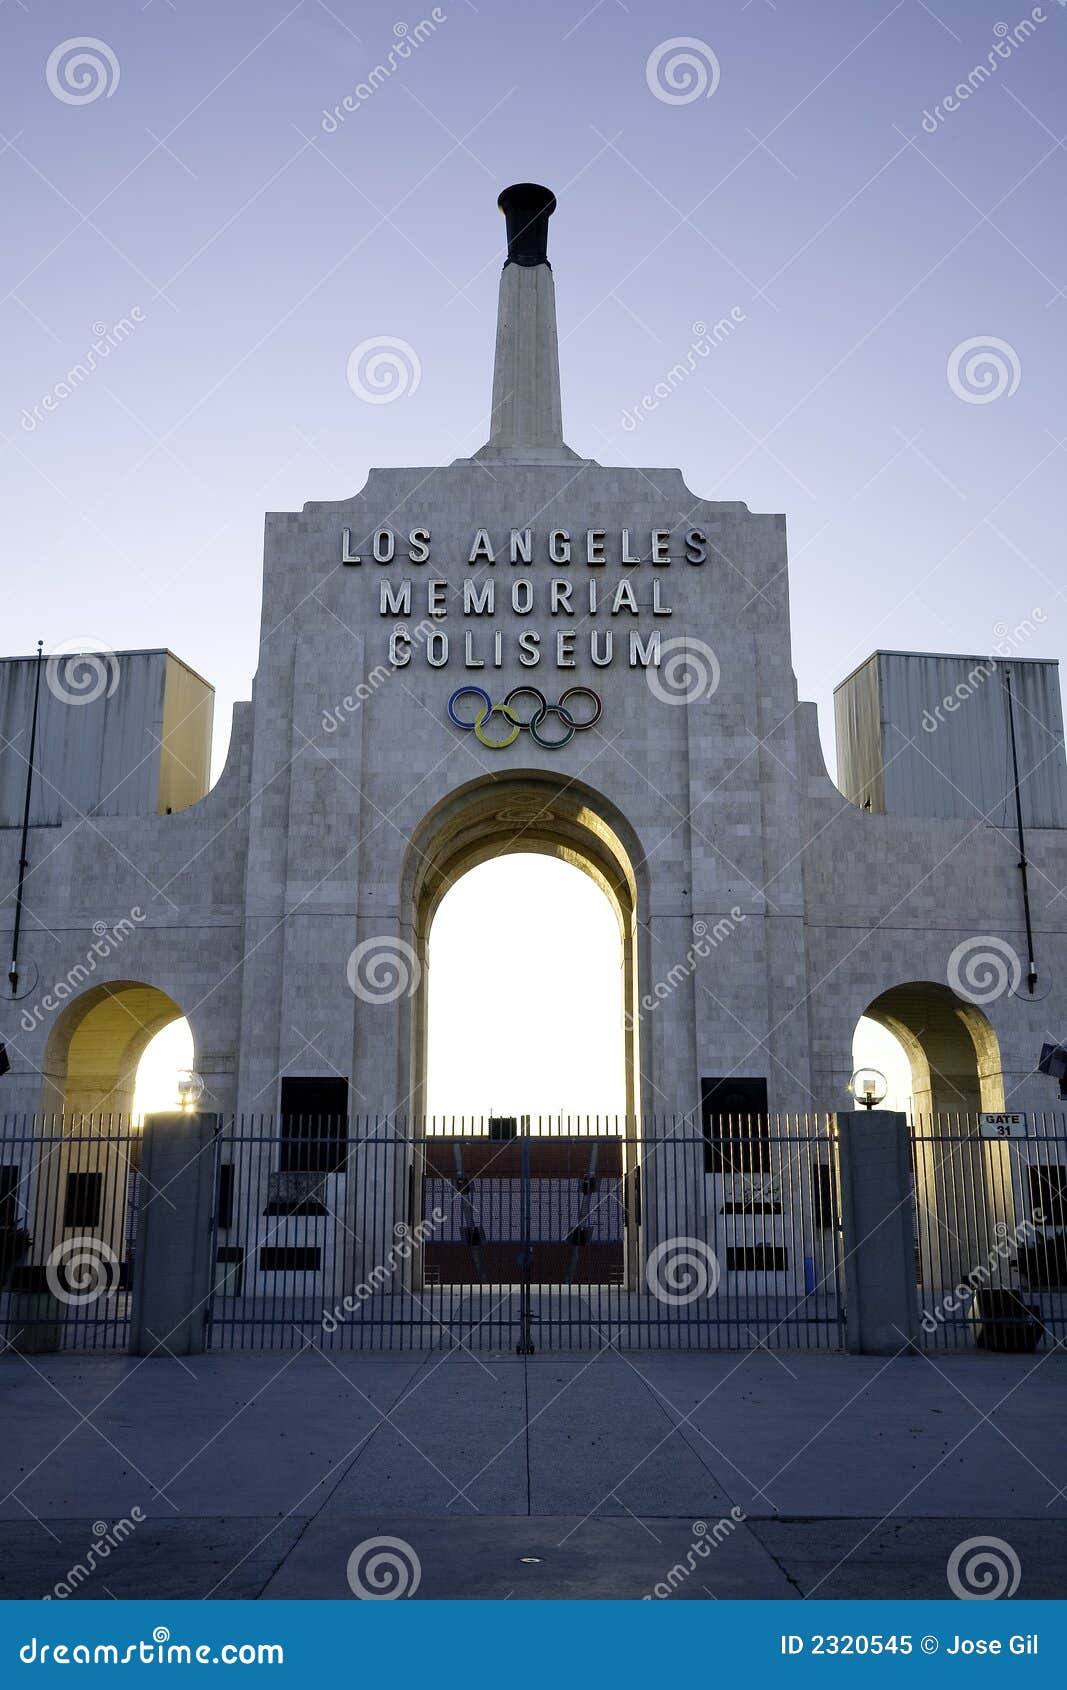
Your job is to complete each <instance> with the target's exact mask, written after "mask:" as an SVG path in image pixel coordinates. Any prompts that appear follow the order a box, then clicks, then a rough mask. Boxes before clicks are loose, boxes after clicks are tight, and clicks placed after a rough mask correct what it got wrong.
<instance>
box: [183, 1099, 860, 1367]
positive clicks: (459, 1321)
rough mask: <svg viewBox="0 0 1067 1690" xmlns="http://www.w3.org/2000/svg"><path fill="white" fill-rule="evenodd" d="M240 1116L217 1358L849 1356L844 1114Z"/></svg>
mask: <svg viewBox="0 0 1067 1690" xmlns="http://www.w3.org/2000/svg"><path fill="white" fill-rule="evenodd" d="M720 1127H721V1130H720V1131H719V1132H718V1134H716V1135H711V1136H709V1135H706V1134H705V1133H703V1132H702V1131H701V1130H700V1128H699V1126H694V1124H693V1123H692V1121H691V1120H686V1119H681V1118H671V1117H659V1116H655V1117H651V1118H645V1119H641V1120H638V1119H635V1118H633V1117H614V1116H593V1115H590V1116H582V1117H578V1118H575V1117H566V1116H553V1117H544V1118H538V1117H515V1118H512V1117H469V1116H460V1117H445V1118H435V1119H432V1120H428V1121H416V1122H412V1121H408V1120H404V1119H397V1118H390V1117H357V1118H354V1119H351V1120H349V1121H343V1120H340V1119H338V1120H334V1121H331V1120H328V1119H325V1118H303V1117H300V1118H294V1117H289V1118H287V1119H286V1120H285V1121H283V1122H282V1123H277V1122H275V1121H274V1120H273V1119H272V1118H270V1117H268V1116H249V1117H239V1118H237V1119H235V1120H232V1121H230V1122H228V1123H226V1125H225V1126H224V1128H223V1131H222V1132H221V1134H220V1137H219V1140H218V1155H219V1167H218V1196H217V1204H216V1210H217V1213H216V1228H215V1238H214V1243H213V1250H214V1263H215V1283H214V1291H213V1295H212V1299H211V1305H210V1310H209V1324H208V1331H209V1340H208V1341H209V1344H210V1345H211V1347H213V1348H221V1349H231V1348H247V1349H276V1348H277V1349H280V1348H291V1347H293V1346H297V1345H301V1344H322V1345H323V1346H325V1347H327V1348H341V1349H347V1348H353V1349H363V1348H372V1349H390V1350H403V1349H437V1348H442V1347H446V1348H452V1347H458V1348H468V1349H472V1350H478V1351H483V1350H490V1351H495V1352H499V1353H514V1352H516V1351H518V1352H519V1353H524V1352H526V1351H528V1350H529V1349H532V1350H534V1351H541V1350H546V1349H547V1350H562V1349H599V1348H603V1347H605V1346H611V1345H619V1346H627V1347H635V1348H638V1347H639V1348H653V1349H655V1348H678V1349H688V1348H713V1347H723V1348H748V1347H751V1346H753V1345H758V1344H768V1345H770V1346H771V1347H772V1348H810V1347H825V1348H837V1347H840V1346H841V1344H842V1343H843V1330H844V1329H843V1317H844V1310H843V1295H842V1274H841V1248H840V1229H839V1218H838V1213H837V1184H836V1169H835V1144H834V1137H833V1118H832V1117H831V1116H828V1115H827V1116H817V1117H816V1116H807V1115H790V1116H780V1117H773V1118H760V1119H756V1118H750V1119H747V1120H745V1121H740V1120H736V1121H735V1120H730V1121H725V1122H723V1123H721V1124H720Z"/></svg>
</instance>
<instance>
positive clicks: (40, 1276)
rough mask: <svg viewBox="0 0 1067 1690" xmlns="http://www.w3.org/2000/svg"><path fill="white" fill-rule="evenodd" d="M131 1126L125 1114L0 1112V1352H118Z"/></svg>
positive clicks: (133, 1145) (136, 1140)
mask: <svg viewBox="0 0 1067 1690" xmlns="http://www.w3.org/2000/svg"><path fill="white" fill-rule="evenodd" d="M139 1150H140V1133H139V1130H138V1129H137V1128H136V1127H135V1126H134V1125H133V1124H132V1123H131V1120H130V1118H129V1116H126V1115H79V1116H74V1117H69V1116H68V1117H66V1118H64V1117H62V1116H59V1115H47V1116H29V1117H27V1116H18V1117H14V1116H2V1117H0V1350H3V1349H5V1348H8V1347H10V1348H12V1349H14V1350H16V1351H18V1352H20V1353H22V1354H24V1355H32V1354H42V1353H47V1352H49V1351H53V1350H124V1349H126V1348H127V1347H128V1344H129V1317H130V1289H131V1284H132V1275H133V1256H134V1239H135V1226H136V1214H137V1202H138V1185H139V1179H140V1176H139V1174H138V1171H137V1170H138V1160H139Z"/></svg>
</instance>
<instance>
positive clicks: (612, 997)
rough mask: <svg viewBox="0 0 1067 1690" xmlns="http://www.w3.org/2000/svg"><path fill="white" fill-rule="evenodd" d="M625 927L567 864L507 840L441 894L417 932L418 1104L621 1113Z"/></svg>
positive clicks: (466, 1112)
mask: <svg viewBox="0 0 1067 1690" xmlns="http://www.w3.org/2000/svg"><path fill="white" fill-rule="evenodd" d="M622 949H623V947H622V935H621V933H620V931H619V924H618V914H617V911H616V910H614V909H613V908H612V905H611V902H610V900H609V899H608V898H606V897H605V896H604V894H603V892H602V891H601V889H600V888H599V887H598V886H597V885H595V884H594V883H593V881H592V880H591V879H590V878H589V876H588V875H586V874H583V873H582V872H581V871H580V870H579V869H578V868H576V867H575V866H574V865H573V864H571V863H569V862H565V861H560V860H558V859H556V858H553V857H548V856H544V855H535V854H533V853H532V852H516V853H514V854H509V855H505V856H503V857H499V858H497V859H495V860H494V861H492V862H487V863H481V864H479V865H478V866H477V867H476V868H472V869H470V870H469V871H468V872H467V873H466V874H465V875H464V876H463V878H462V879H461V880H459V881H458V882H457V883H456V884H455V885H453V886H452V887H451V888H450V890H449V891H448V892H447V893H446V894H445V896H444V897H443V899H442V900H441V902H440V904H439V905H438V907H437V911H436V913H435V916H434V920H433V925H432V928H431V931H430V934H429V943H428V964H429V966H428V976H429V978H428V996H427V1023H428V1025H427V1112H428V1113H429V1114H430V1115H431V1116H433V1117H435V1118H438V1119H453V1120H455V1119H459V1120H462V1119H464V1118H468V1117H475V1118H477V1117H485V1116H491V1117H497V1118H499V1117H514V1118H522V1117H529V1118H530V1119H531V1120H536V1119H539V1118H545V1117H551V1116H556V1117H559V1116H564V1117H572V1118H573V1117H575V1116H585V1117H587V1118H590V1119H595V1118H600V1119H604V1118H609V1119H612V1118H617V1117H618V1116H620V1115H623V1114H624V1113H625V1111H626V1052H625V1039H624V1035H623V1002H622V994H623V975H622Z"/></svg>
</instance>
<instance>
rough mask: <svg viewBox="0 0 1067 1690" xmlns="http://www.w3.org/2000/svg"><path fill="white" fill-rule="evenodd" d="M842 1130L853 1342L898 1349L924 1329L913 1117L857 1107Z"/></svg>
mask: <svg viewBox="0 0 1067 1690" xmlns="http://www.w3.org/2000/svg"><path fill="white" fill-rule="evenodd" d="M837 1130H838V1156H839V1169H840V1182H841V1227H842V1232H843V1234H844V1256H845V1261H844V1268H845V1274H844V1277H845V1308H846V1311H847V1320H846V1335H847V1343H848V1348H849V1350H850V1351H851V1352H852V1353H853V1354H857V1355H896V1354H897V1353H898V1351H900V1350H902V1349H905V1348H906V1347H907V1346H908V1345H915V1344H916V1343H917V1339H918V1330H919V1300H918V1293H917V1287H916V1279H915V1199H914V1195H913V1191H912V1178H911V1157H910V1152H909V1129H908V1118H907V1116H906V1115H903V1114H897V1113H896V1112H895V1111H891V1110H888V1109H872V1110H867V1109H859V1110H855V1111H854V1112H852V1113H849V1114H843V1115H838V1117H837Z"/></svg>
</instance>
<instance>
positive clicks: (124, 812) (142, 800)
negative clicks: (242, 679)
mask: <svg viewBox="0 0 1067 1690" xmlns="http://www.w3.org/2000/svg"><path fill="white" fill-rule="evenodd" d="M35 670H36V660H35V659H34V658H32V657H11V658H5V659H0V736H2V738H0V827H17V826H18V825H19V824H20V823H21V821H22V806H23V801H24V795H25V788H26V765H27V758H28V755H29V743H30V723H31V718H32V714H33V692H34V677H35ZM178 673H180V674H181V675H183V676H185V675H191V673H192V672H191V671H189V670H187V669H186V668H185V666H184V665H179V664H178V663H177V660H176V659H174V658H173V657H171V656H170V654H169V653H167V652H166V651H125V652H118V653H115V652H101V653H88V654H84V655H71V654H63V655H57V656H52V657H46V658H45V661H44V663H43V664H42V666H41V687H40V711H39V718H38V726H37V755H36V759H35V774H34V781H33V794H32V804H31V809H30V822H31V825H32V826H34V827H42V826H43V827H47V826H55V825H57V824H59V823H61V822H64V821H66V820H68V819H69V818H70V817H71V816H75V815H78V814H89V815H98V816H151V815H155V814H156V812H157V809H158V808H159V806H160V792H161V767H160V761H161V753H160V741H161V740H162V739H163V738H164V730H165V726H166V725H167V723H166V703H167V693H168V675H171V674H173V675H177V674H178ZM193 678H194V680H196V681H197V682H198V685H199V687H200V688H202V689H204V690H205V691H206V693H207V698H208V707H207V709H206V710H204V709H203V708H201V709H200V710H199V711H198V713H197V714H196V716H194V717H193V719H192V720H190V719H189V718H190V707H189V706H188V704H187V705H186V708H185V709H184V710H180V711H179V718H178V719H179V720H180V731H181V734H182V750H183V761H185V762H188V761H189V754H190V748H191V741H190V738H189V736H190V732H191V730H199V732H200V733H201V735H203V732H204V730H205V726H206V737H207V745H208V746H210V731H211V730H210V715H211V711H210V697H211V693H210V689H209V688H207V685H206V683H205V682H202V681H200V680H199V677H193ZM173 687H174V680H173V679H172V680H171V690H173ZM194 702H195V701H194ZM170 714H171V716H172V717H174V709H173V708H172V710H171V712H170ZM175 725H176V724H175V722H174V721H172V722H171V724H170V726H171V727H172V729H173V728H174V727H175ZM202 761H203V764H204V767H205V770H206V757H205V758H203V759H202ZM193 767H194V768H195V767H196V765H195V764H194V765H193ZM204 784H205V790H206V778H205V783H204ZM187 786H188V783H187ZM202 795H203V794H202V792H197V793H195V795H194V794H193V793H192V792H190V791H188V790H185V789H183V791H182V793H181V795H180V798H179V800H178V801H177V802H174V803H173V807H174V808H175V809H177V808H179V807H180V803H181V801H182V800H184V802H185V803H192V802H193V801H194V796H195V797H200V796H202ZM168 802H170V800H169V799H168Z"/></svg>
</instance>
